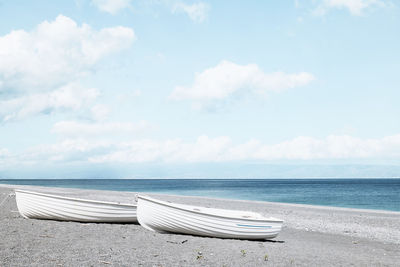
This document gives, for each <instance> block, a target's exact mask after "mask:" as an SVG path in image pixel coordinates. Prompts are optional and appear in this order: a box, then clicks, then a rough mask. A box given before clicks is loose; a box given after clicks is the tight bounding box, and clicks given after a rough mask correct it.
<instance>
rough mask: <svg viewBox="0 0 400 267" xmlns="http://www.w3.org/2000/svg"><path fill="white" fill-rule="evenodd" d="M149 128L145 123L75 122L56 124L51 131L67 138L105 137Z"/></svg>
mask: <svg viewBox="0 0 400 267" xmlns="http://www.w3.org/2000/svg"><path fill="white" fill-rule="evenodd" d="M149 128H150V125H149V123H148V122H146V121H141V122H138V123H131V122H96V123H84V122H77V121H61V122H57V123H56V124H55V125H54V126H53V129H52V132H53V133H56V134H59V135H63V136H69V137H77V136H78V137H95V136H106V135H112V136H116V135H126V134H135V133H140V132H143V131H145V130H147V129H149Z"/></svg>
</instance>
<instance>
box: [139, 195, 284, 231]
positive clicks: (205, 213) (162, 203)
mask: <svg viewBox="0 0 400 267" xmlns="http://www.w3.org/2000/svg"><path fill="white" fill-rule="evenodd" d="M139 199H143V200H147V201H150V202H153V203H156V204H160V205H163V206H166V207H170V208H174V209H178V210H182V211H188V212H191V213H195V214H201V215H207V216H212V217H218V218H223V219H235V220H241V221H252V222H272V223H282V224H283V222H284V221H283V220H281V219H277V218H267V217H264V216H263V215H262V214H261V213H258V212H255V213H257V214H258V215H260V216H261V217H262V219H257V218H242V217H235V216H223V215H216V214H210V213H207V212H200V211H196V210H190V209H186V208H183V207H179V206H175V205H179V203H172V202H171V203H169V202H167V201H164V200H159V199H154V198H152V197H149V196H144V195H140V194H139V195H138V201H139ZM138 203H139V202H138ZM174 204H175V205H174ZM189 206H192V207H193V208H206V207H201V206H193V205H189ZM220 210H224V209H220ZM229 210H230V211H239V212H240V211H241V210H231V209H229ZM138 218H139V217H138Z"/></svg>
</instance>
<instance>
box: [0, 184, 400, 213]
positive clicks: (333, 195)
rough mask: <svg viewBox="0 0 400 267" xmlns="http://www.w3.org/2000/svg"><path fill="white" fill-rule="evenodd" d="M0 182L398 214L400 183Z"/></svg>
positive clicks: (399, 209)
mask: <svg viewBox="0 0 400 267" xmlns="http://www.w3.org/2000/svg"><path fill="white" fill-rule="evenodd" d="M0 184H17V185H36V186H49V187H65V188H81V189H96V190H115V191H132V192H147V193H163V194H173V195H185V196H202V197H213V198H226V199H240V200H257V201H271V202H283V203H297V204H310V205H323V206H334V207H346V208H358V209H377V210H389V211H400V179H385V178H379V179H0Z"/></svg>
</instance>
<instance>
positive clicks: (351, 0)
mask: <svg viewBox="0 0 400 267" xmlns="http://www.w3.org/2000/svg"><path fill="white" fill-rule="evenodd" d="M373 6H378V7H379V6H380V7H382V6H385V3H384V2H383V1H380V0H324V1H323V2H322V3H321V4H320V5H319V6H318V7H317V8H316V9H315V10H314V12H313V13H314V14H315V15H318V16H322V15H325V13H326V12H327V11H328V10H329V9H348V11H349V12H350V13H351V14H352V15H355V16H360V15H362V14H363V12H364V11H365V10H367V9H368V8H371V7H373Z"/></svg>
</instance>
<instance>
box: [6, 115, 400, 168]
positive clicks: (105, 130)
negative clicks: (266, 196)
mask: <svg viewBox="0 0 400 267" xmlns="http://www.w3.org/2000/svg"><path fill="white" fill-rule="evenodd" d="M145 127H146V124H143V125H141V124H140V123H139V124H131V123H95V124H92V125H85V124H80V123H76V122H70V121H65V122H60V123H57V124H56V125H55V126H54V128H53V133H56V134H59V135H61V136H64V137H66V139H64V140H63V141H61V142H58V143H54V144H49V145H41V146H37V147H32V148H30V149H28V150H26V151H25V152H24V153H22V154H19V155H16V154H15V155H10V153H9V152H7V151H6V150H4V151H2V154H4V155H8V157H7V158H6V157H3V158H2V157H0V161H2V164H0V165H7V161H8V160H10V159H16V162H19V163H21V164H22V163H29V164H34V163H37V164H40V162H43V161H48V162H62V163H65V162H69V161H77V162H80V163H127V164H131V163H145V162H156V163H160V162H161V163H213V162H246V161H256V162H265V163H268V162H271V161H274V160H302V161H312V160H320V159H328V160H329V159H342V160H349V159H360V160H366V159H367V160H368V159H371V160H374V159H379V160H380V159H385V160H387V159H389V160H395V159H398V158H399V157H400V135H393V136H386V137H383V138H379V139H362V138H356V137H352V136H348V135H330V136H327V137H326V138H322V139H318V138H313V137H306V136H300V137H296V138H293V139H291V140H287V141H283V142H280V143H277V144H264V143H262V142H261V141H259V140H255V139H253V140H249V141H247V142H245V143H241V144H236V143H235V142H234V141H233V140H232V139H231V138H230V137H228V136H220V137H215V138H210V137H208V136H206V135H203V136H199V137H198V138H197V139H196V140H194V141H192V142H188V141H184V140H182V139H168V140H164V141H159V140H152V139H132V138H131V139H130V140H128V141H118V140H117V138H111V139H102V138H93V137H98V136H99V135H102V136H107V135H111V134H114V133H118V132H119V131H121V132H123V133H128V134H135V133H137V132H138V131H141V130H143V129H144V128H145ZM8 164H10V162H8Z"/></svg>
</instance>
